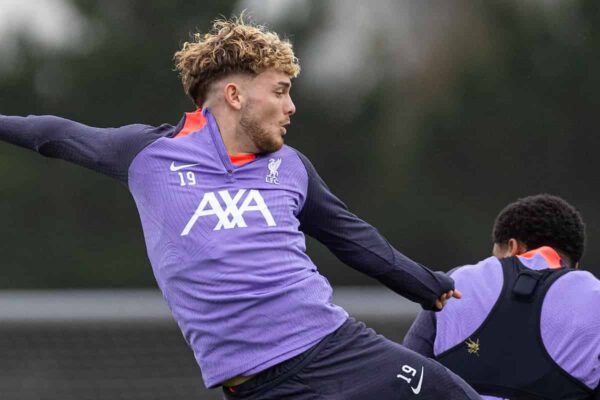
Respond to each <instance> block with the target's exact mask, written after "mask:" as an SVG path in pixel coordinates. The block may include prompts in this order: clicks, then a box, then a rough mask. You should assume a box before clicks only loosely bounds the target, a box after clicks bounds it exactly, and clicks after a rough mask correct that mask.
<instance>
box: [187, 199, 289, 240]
mask: <svg viewBox="0 0 600 400" xmlns="http://www.w3.org/2000/svg"><path fill="white" fill-rule="evenodd" d="M246 192H248V194H247V195H246V197H245V198H244V194H245V193H246ZM217 194H218V196H219V197H220V198H221V199H222V200H223V203H225V209H223V207H222V206H221V202H219V199H218V198H217ZM242 198H244V200H243V201H242V203H241V205H240V206H239V207H238V203H239V202H240V200H242ZM251 211H254V212H260V213H261V214H262V216H263V218H264V219H265V221H266V223H267V226H276V225H277V224H276V223H275V220H274V219H273V215H271V211H269V207H267V204H266V203H265V200H264V199H263V197H262V196H261V194H260V192H259V191H258V190H256V189H251V190H246V189H239V190H238V191H237V193H236V194H235V195H234V196H233V197H231V194H230V193H229V191H227V190H220V191H218V192H216V193H215V192H208V193H204V196H203V197H202V200H201V201H200V204H199V205H198V208H197V209H196V211H195V212H194V215H192V218H190V220H189V221H188V223H187V225H186V226H185V228H184V229H183V231H182V232H181V236H186V235H188V234H189V233H190V231H191V230H192V228H193V227H194V225H195V224H196V221H198V218H200V217H205V216H208V215H215V216H216V217H217V218H218V219H219V222H217V225H216V226H215V227H214V229H213V230H215V231H219V230H221V229H232V228H246V227H247V226H248V225H246V221H245V220H244V213H246V212H251Z"/></svg>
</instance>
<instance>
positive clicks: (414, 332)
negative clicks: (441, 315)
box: [403, 311, 436, 358]
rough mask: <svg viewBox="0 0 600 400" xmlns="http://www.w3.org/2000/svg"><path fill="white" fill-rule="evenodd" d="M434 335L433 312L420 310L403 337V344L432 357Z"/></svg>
mask: <svg viewBox="0 0 600 400" xmlns="http://www.w3.org/2000/svg"><path fill="white" fill-rule="evenodd" d="M435 335H436V323H435V313H433V312H431V311H421V312H420V313H419V315H417V318H416V319H415V321H414V322H413V324H412V325H411V327H410V329H409V330H408V332H407V333H406V336H405V337H404V343H403V344H404V346H406V347H408V348H409V349H411V350H413V351H416V352H417V353H419V354H421V355H424V356H425V357H429V358H433V356H434V354H433V345H434V342H435Z"/></svg>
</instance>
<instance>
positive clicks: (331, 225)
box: [298, 153, 454, 310]
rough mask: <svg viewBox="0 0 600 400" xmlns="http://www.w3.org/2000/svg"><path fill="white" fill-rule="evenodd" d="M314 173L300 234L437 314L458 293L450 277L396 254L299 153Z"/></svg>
mask: <svg viewBox="0 0 600 400" xmlns="http://www.w3.org/2000/svg"><path fill="white" fill-rule="evenodd" d="M298 155H299V157H300V159H301V160H302V163H303V164H304V166H305V168H306V171H307V173H308V191H307V195H306V200H305V202H304V205H303V207H302V210H301V212H300V214H299V215H298V218H299V220H300V224H301V225H300V229H301V230H302V231H303V232H304V233H306V234H308V235H310V236H312V237H314V238H315V239H317V240H318V241H320V242H321V243H323V244H324V245H325V246H327V247H328V248H329V250H331V251H332V252H333V254H335V256H336V257H338V258H339V259H340V260H341V261H342V262H344V263H345V264H347V265H349V266H351V267H352V268H354V269H357V270H359V271H361V272H363V273H365V274H367V275H369V276H371V277H373V278H375V279H377V280H379V281H380V282H381V283H383V284H384V285H386V286H387V287H389V288H390V289H392V290H393V291H394V292H396V293H398V294H400V295H402V296H404V297H407V298H408V299H410V300H413V301H415V302H418V303H420V304H421V305H422V306H423V308H425V309H428V310H436V309H438V308H440V307H439V306H436V302H439V301H440V298H441V297H442V296H443V295H444V293H446V292H449V291H451V290H453V289H454V281H453V280H452V279H451V278H450V277H448V276H447V275H446V274H444V273H441V272H433V271H431V270H429V269H427V268H425V267H424V266H422V265H420V264H418V263H416V262H414V261H413V260H411V259H409V258H408V257H406V256H405V255H403V254H401V253H400V252H399V251H397V250H396V249H394V248H393V247H392V246H391V245H390V244H389V243H388V242H387V241H386V240H385V238H384V237H383V236H382V235H381V234H380V233H379V232H378V231H377V230H376V229H375V228H374V227H373V226H371V225H369V224H368V223H366V222H365V221H363V220H361V219H360V218H358V217H357V216H355V215H354V214H352V213H351V212H350V211H348V208H347V207H346V205H345V204H344V203H342V202H341V201H340V200H339V199H338V198H337V197H335V196H334V195H333V194H332V193H331V191H330V190H329V188H328V187H327V185H325V183H324V182H323V180H322V179H321V178H320V177H319V175H318V174H317V172H316V170H315V169H314V167H313V166H312V164H311V163H310V161H309V160H308V159H307V158H306V157H305V156H304V155H302V154H301V153H298Z"/></svg>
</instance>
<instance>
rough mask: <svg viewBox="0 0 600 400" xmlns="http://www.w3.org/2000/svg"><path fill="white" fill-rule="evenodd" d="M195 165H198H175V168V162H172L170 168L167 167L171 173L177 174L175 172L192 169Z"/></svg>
mask: <svg viewBox="0 0 600 400" xmlns="http://www.w3.org/2000/svg"><path fill="white" fill-rule="evenodd" d="M196 165H198V164H185V165H177V166H175V162H174V161H173V162H172V163H171V167H169V169H170V170H171V171H173V172H177V171H179V170H181V169H186V168H190V167H194V166H196Z"/></svg>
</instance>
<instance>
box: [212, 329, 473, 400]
mask: <svg viewBox="0 0 600 400" xmlns="http://www.w3.org/2000/svg"><path fill="white" fill-rule="evenodd" d="M223 393H224V398H225V399H226V400H234V399H244V400H270V399H273V400H275V399H290V400H295V399H298V400H316V399H320V400H324V399H327V400H354V399H356V400H367V399H377V400H385V399H415V400H441V399H444V400H455V399H456V400H458V399H460V400H467V399H469V400H471V399H473V400H474V399H477V400H479V399H480V397H479V395H478V394H477V393H476V392H475V391H474V390H473V389H472V388H471V387H470V386H469V385H467V384H466V383H465V382H464V381H463V380H462V379H461V378H459V377H458V376H457V375H455V374H454V373H452V372H450V371H449V370H448V369H446V368H445V367H443V366H442V365H441V364H439V363H437V362H436V361H434V360H432V359H429V358H426V357H423V356H421V355H420V354H417V353H415V352H413V351H411V350H409V349H407V348H406V347H403V346H401V345H400V344H398V343H395V342H392V341H390V340H388V339H386V338H385V337H383V336H381V335H378V334H376V333H375V331H373V330H372V329H370V328H367V327H366V326H365V324H363V323H362V322H358V321H356V320H354V319H353V318H350V319H348V320H347V321H346V322H345V323H344V324H343V325H342V326H341V327H340V328H339V329H338V330H336V331H335V332H333V333H332V334H330V335H328V336H326V337H325V338H324V339H323V340H322V341H321V342H319V343H318V344H317V345H316V346H314V347H312V348H311V349H309V350H307V351H305V352H304V353H302V354H300V355H298V356H296V357H293V358H291V359H289V360H287V361H284V362H282V363H280V364H278V365H275V366H273V367H271V368H269V369H267V370H265V371H262V372H261V373H259V374H258V375H257V376H255V377H254V378H252V379H251V380H249V381H247V382H244V383H242V384H241V385H238V386H234V387H232V388H225V387H224V388H223Z"/></svg>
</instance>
